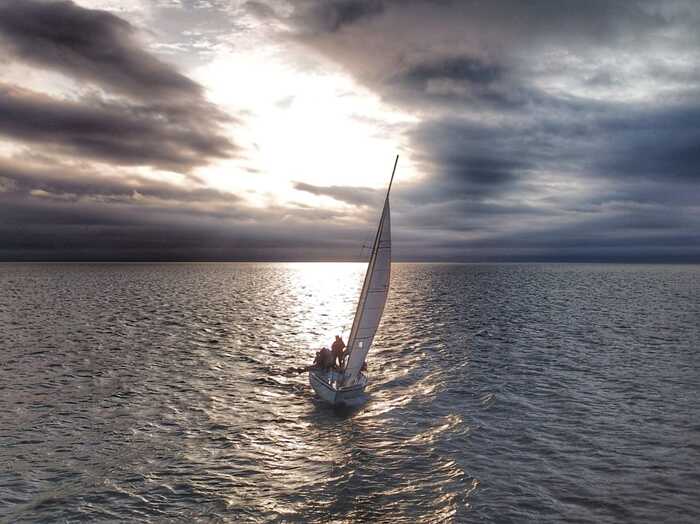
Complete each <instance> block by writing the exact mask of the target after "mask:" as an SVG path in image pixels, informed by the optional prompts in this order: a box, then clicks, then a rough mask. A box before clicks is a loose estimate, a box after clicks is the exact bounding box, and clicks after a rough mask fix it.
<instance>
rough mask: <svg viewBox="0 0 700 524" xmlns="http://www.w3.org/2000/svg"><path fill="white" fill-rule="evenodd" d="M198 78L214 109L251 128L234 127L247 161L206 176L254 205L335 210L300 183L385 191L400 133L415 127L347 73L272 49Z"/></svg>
mask: <svg viewBox="0 0 700 524" xmlns="http://www.w3.org/2000/svg"><path fill="white" fill-rule="evenodd" d="M278 52H279V51H278ZM195 76H196V78H197V80H198V81H200V82H201V83H202V84H203V85H204V86H206V88H207V90H208V94H209V97H210V99H211V100H212V101H213V102H215V103H216V104H218V105H220V106H221V107H224V108H226V109H227V110H228V111H229V112H230V113H231V114H233V115H236V117H237V118H238V119H240V120H241V121H244V122H245V131H244V130H243V129H242V128H243V126H236V125H235V124H234V125H232V126H231V133H232V137H233V138H234V140H235V141H236V143H237V144H238V145H239V146H240V147H241V149H242V150H243V151H244V155H245V159H244V160H243V162H242V161H241V159H235V160H232V161H230V162H225V163H220V164H218V165H216V166H211V167H209V168H206V169H203V170H202V172H201V173H198V174H200V176H203V177H204V178H206V179H207V180H208V181H209V182H210V183H211V184H212V185H215V186H217V187H222V188H224V189H228V190H231V191H241V190H242V191H247V192H249V193H257V198H256V196H255V195H251V196H250V200H251V201H252V203H255V202H256V200H257V203H258V204H264V203H269V201H270V199H272V200H274V201H275V202H276V203H280V204H284V203H289V202H303V203H309V204H315V205H321V206H323V205H324V204H325V205H327V204H328V203H329V199H328V198H320V197H316V196H312V195H308V194H302V193H300V192H299V191H295V190H294V189H293V183H294V182H305V183H308V184H314V185H320V186H330V185H345V186H363V187H374V188H380V187H384V186H385V184H386V182H387V176H388V175H387V171H388V170H389V169H390V168H391V165H390V163H391V160H392V158H393V155H394V154H395V153H397V152H399V151H401V150H402V134H401V132H400V130H401V128H402V126H403V125H406V124H407V123H409V122H411V121H413V117H412V116H410V115H408V114H405V113H400V112H398V111H396V110H393V109H391V108H388V107H386V106H385V105H384V104H382V102H381V100H379V98H378V97H377V96H375V95H373V94H371V93H370V92H369V91H368V90H366V89H365V88H363V87H361V86H359V85H358V84H357V83H356V82H354V81H353V80H352V79H351V78H350V77H349V76H347V75H345V74H343V73H342V72H341V71H337V70H332V72H321V70H320V69H318V70H316V69H310V70H307V69H301V68H299V67H295V66H292V65H288V64H284V63H282V61H281V60H280V59H278V58H276V55H275V53H273V52H270V51H269V50H263V51H256V52H251V53H248V54H241V55H235V56H234V55H231V56H227V57H225V58H220V59H218V60H216V61H214V62H212V63H210V64H208V65H207V66H205V67H203V68H201V69H200V70H198V71H197V72H196V73H195ZM403 163H404V166H407V163H406V162H403ZM242 165H245V166H246V168H243V169H242V168H241V166H242ZM232 172H234V173H235V176H231V175H232ZM406 173H407V171H406V170H404V174H406Z"/></svg>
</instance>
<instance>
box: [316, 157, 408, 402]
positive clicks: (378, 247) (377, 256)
mask: <svg viewBox="0 0 700 524" xmlns="http://www.w3.org/2000/svg"><path fill="white" fill-rule="evenodd" d="M398 162H399V156H398V155H396V160H395V161H394V169H393V170H392V172H391V179H390V180H389V187H388V188H387V190H386V197H385V198H384V207H383V208H382V214H381V216H380V218H379V226H378V227H377V234H376V235H375V237H374V243H373V245H372V252H371V255H370V258H369V263H368V264H367V273H365V280H364V283H363V284H362V291H361V292H360V299H359V300H358V302H357V309H356V310H355V318H354V319H353V322H352V329H351V330H350V337H349V338H348V345H347V350H346V357H345V364H344V366H343V367H342V368H341V369H329V370H322V369H318V368H312V369H310V370H309V383H310V384H311V387H312V388H313V389H314V391H315V392H316V394H317V395H318V396H319V397H321V398H322V399H323V400H325V401H326V402H329V403H331V404H333V405H337V406H356V405H359V404H362V402H364V400H365V395H364V391H365V387H366V386H367V375H365V374H364V373H363V368H364V367H365V366H364V364H365V358H366V357H367V353H368V352H369V350H370V347H371V346H372V341H373V340H374V335H375V333H376V332H377V328H378V327H379V322H380V321H381V319H382V313H384V305H385V304H386V299H387V296H388V294H389V281H390V279H391V218H390V216H389V193H390V191H391V184H392V182H393V181H394V174H395V173H396V165H397V164H398Z"/></svg>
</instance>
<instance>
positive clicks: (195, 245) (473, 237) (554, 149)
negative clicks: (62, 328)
mask: <svg viewBox="0 0 700 524" xmlns="http://www.w3.org/2000/svg"><path fill="white" fill-rule="evenodd" d="M698 27H700V3H698V2H696V1H694V0H687V1H668V0H665V1H650V0H638V1H637V0H629V1H624V2H621V1H601V0H587V1H586V2H582V1H578V0H575V1H574V0H532V1H529V2H522V1H519V0H492V1H488V2H487V1H467V0H462V1H449V0H296V1H285V0H259V1H229V0H226V1H224V0H75V1H69V0H57V1H50V0H0V71H2V74H1V75H0V260H6V261H8V260H9V261H12V260H15V261H23V260H47V261H51V260H85V261H90V260H203V261H205V260H232V261H238V260H279V261H296V260H299V261H308V260H323V261H332V260H360V259H362V256H363V254H364V255H366V251H367V250H366V249H363V246H364V245H366V243H367V242H371V239H372V238H373V236H374V232H375V229H376V225H377V221H378V218H379V212H380V209H379V207H380V205H381V202H382V199H383V195H384V191H385V188H386V185H387V183H388V180H389V176H390V174H391V168H392V166H393V161H394V157H395V155H397V154H398V155H400V160H399V164H398V169H397V174H396V179H395V182H394V186H393V188H392V195H391V206H392V228H393V230H392V233H393V249H394V257H395V260H406V261H465V262H481V261H485V262H488V261H582V262H592V261H603V262H608V261H619V262H700V31H698V30H697V28H698Z"/></svg>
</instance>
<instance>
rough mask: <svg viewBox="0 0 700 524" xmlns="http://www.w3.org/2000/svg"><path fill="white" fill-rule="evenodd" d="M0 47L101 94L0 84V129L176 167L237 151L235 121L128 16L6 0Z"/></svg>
mask: <svg viewBox="0 0 700 524" xmlns="http://www.w3.org/2000/svg"><path fill="white" fill-rule="evenodd" d="M0 53H5V54H6V56H7V57H9V58H10V59H14V60H20V61H23V62H26V63H27V64H30V65H34V66H41V67H42V68H46V69H52V70H56V71H59V72H61V73H63V74H65V75H68V76H69V77H72V78H74V79H76V80H78V81H80V82H81V83H82V82H83V81H87V82H89V83H92V84H95V85H96V86H99V87H100V88H102V89H104V90H105V91H106V92H107V93H108V94H109V95H113V94H119V95H121V98H120V99H118V100H114V99H113V98H112V99H110V101H105V100H103V98H102V96H101V95H99V94H98V93H96V92H92V93H89V94H83V95H82V96H81V97H80V98H79V99H78V100H65V99H58V98H53V97H50V96H48V95H44V94H39V93H35V92H31V91H28V90H25V89H22V88H20V87H19V86H13V85H9V84H1V83H0V134H2V135H5V136H6V137H7V138H9V139H11V140H15V141H23V142H27V143H30V144H34V145H42V146H45V147H48V148H50V149H51V150H52V152H53V153H57V152H58V153H64V154H71V155H72V154H78V155H81V156H83V157H88V158H93V159H96V160H99V161H103V162H108V163H111V164H115V165H127V166H131V165H148V166H153V167H157V168H162V169H169V170H173V171H178V172H188V171H189V170H191V169H192V168H193V167H195V166H198V165H202V164H206V163H208V162H210V161H211V160H213V159H216V158H223V157H229V156H231V155H232V154H233V153H234V151H235V147H234V145H233V144H232V143H231V141H230V139H229V138H227V137H226V136H224V134H223V129H222V126H223V125H224V124H227V123H230V122H232V119H231V118H230V117H229V116H227V115H225V114H224V113H223V112H222V111H220V110H219V109H217V108H216V107H214V106H213V105H212V104H210V103H209V102H207V101H206V99H205V98H204V95H203V92H202V88H201V87H200V86H199V85H198V84H196V83H195V82H193V81H192V80H190V79H189V78H187V77H186V76H184V75H182V74H181V73H179V72H178V71H177V70H176V69H175V68H174V67H173V66H171V65H168V64H166V63H164V62H161V61H159V60H158V59H156V58H155V57H154V56H153V55H151V54H150V53H148V52H146V51H145V50H144V49H143V47H142V44H141V43H140V42H139V41H138V39H137V34H136V31H135V29H134V27H132V26H131V25H130V24H129V23H128V22H126V21H124V20H122V19H121V18H118V17H117V16H114V15H112V14H110V13H107V12H105V11H99V10H90V9H85V8H82V7H79V6H77V5H76V4H74V3H73V2H47V1H35V0H21V1H18V0H3V1H2V2H0Z"/></svg>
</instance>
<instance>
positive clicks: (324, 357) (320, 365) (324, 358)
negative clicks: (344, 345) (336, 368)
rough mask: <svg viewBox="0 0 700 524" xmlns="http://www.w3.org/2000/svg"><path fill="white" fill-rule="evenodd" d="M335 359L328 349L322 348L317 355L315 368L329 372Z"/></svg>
mask: <svg viewBox="0 0 700 524" xmlns="http://www.w3.org/2000/svg"><path fill="white" fill-rule="evenodd" d="M334 361H335V359H334V358H333V355H332V353H331V350H330V349H328V348H325V347H324V348H321V349H319V350H318V352H317V353H316V358H315V359H314V363H313V367H315V368H317V369H322V370H324V371H325V370H327V369H329V368H331V367H332V366H333V363H334Z"/></svg>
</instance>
